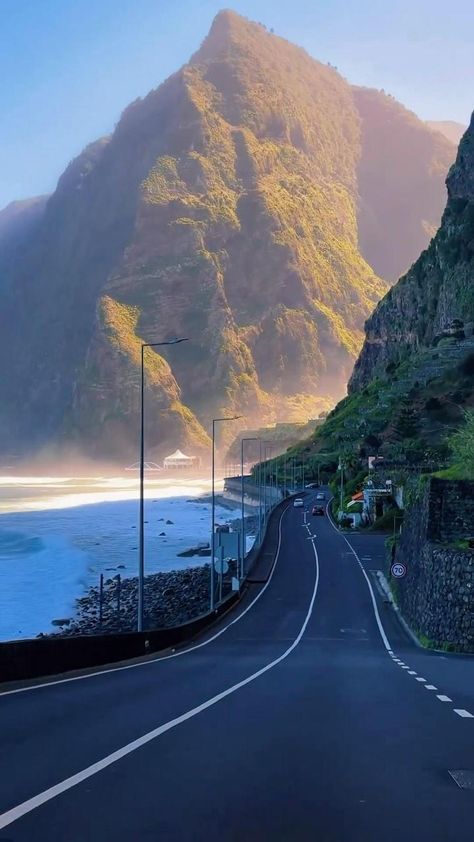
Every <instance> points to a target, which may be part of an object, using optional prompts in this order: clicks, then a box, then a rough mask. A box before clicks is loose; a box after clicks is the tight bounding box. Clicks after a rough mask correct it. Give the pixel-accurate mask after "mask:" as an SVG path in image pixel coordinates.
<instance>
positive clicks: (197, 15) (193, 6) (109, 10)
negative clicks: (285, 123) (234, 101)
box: [0, 0, 474, 208]
mask: <svg viewBox="0 0 474 842" xmlns="http://www.w3.org/2000/svg"><path fill="white" fill-rule="evenodd" d="M226 7H229V8H233V9H234V10H235V11H237V12H240V13H241V14H243V15H245V16H246V17H249V18H251V19H253V20H258V21H261V22H262V23H264V24H266V25H267V26H268V27H269V28H270V27H272V28H273V29H274V30H275V33H276V34H277V35H281V36H283V37H285V38H287V39H289V40H290V41H294V42H295V43H297V44H299V45H300V46H303V47H305V48H306V50H307V51H308V52H309V53H310V54H311V55H312V56H314V57H315V58H317V59H319V60H320V61H323V62H327V61H330V62H331V64H333V65H335V66H336V67H337V68H338V70H339V71H340V72H341V73H342V74H343V76H345V77H346V78H347V79H348V80H349V81H350V82H352V83H354V84H358V85H368V86H371V87H375V88H378V89H381V88H383V89H384V90H385V91H386V92H387V93H390V94H392V95H393V96H395V97H396V98H397V99H399V100H400V101H401V102H402V103H403V104H404V105H406V106H407V107H408V108H411V109H412V110H413V111H415V112H416V113H417V114H418V115H419V116H420V117H421V118H422V119H425V120H428V119H434V120H456V121H458V122H461V123H463V124H467V123H468V121H469V118H470V114H471V111H472V109H473V108H474V84H473V82H474V3H473V2H472V0H451V2H446V0H391V2H389V0H291V2H288V0H233V2H232V3H231V4H226V3H225V0H223V2H222V0H221V2H218V0H217V2H215V0H0V80H1V84H0V114H1V118H2V120H1V122H2V131H1V135H0V208H2V207H4V206H5V205H6V204H8V203H9V202H10V201H12V200H14V199H21V198H26V197H28V196H34V195H39V194H42V193H49V192H51V191H52V190H54V188H55V185H56V182H57V180H58V178H59V176H60V175H61V172H62V171H63V170H64V168H65V166H67V164H68V163H69V161H71V160H72V158H74V157H75V156H76V155H77V154H78V153H79V152H80V151H81V149H83V147H84V146H85V145H86V144H87V143H89V142H91V141H92V140H95V139H96V138H98V137H100V136H102V135H104V134H109V133H110V132H111V131H112V130H113V128H114V126H115V124H116V123H117V121H118V119H119V117H120V114H121V112H122V111H123V109H124V108H125V107H126V106H127V105H128V103H129V102H131V101H132V100H134V99H136V98H137V97H139V96H144V95H145V94H146V93H147V92H148V91H149V90H151V89H152V88H155V87H157V86H158V85H159V84H160V82H162V81H163V80H164V79H165V78H166V77H167V76H169V75H170V73H172V72H174V71H175V70H177V69H178V68H179V67H180V66H181V65H182V64H184V63H185V62H186V61H187V60H188V59H189V57H190V55H191V54H192V53H193V52H195V50H196V49H197V48H198V46H199V44H200V43H201V41H202V40H203V38H204V37H205V35H206V33H207V31H208V30H209V27H210V25H211V22H212V19H213V17H214V15H215V14H216V13H217V12H218V11H219V10H220V9H221V8H226Z"/></svg>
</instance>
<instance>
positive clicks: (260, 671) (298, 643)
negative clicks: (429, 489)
mask: <svg viewBox="0 0 474 842" xmlns="http://www.w3.org/2000/svg"><path fill="white" fill-rule="evenodd" d="M314 496H315V494H314V493H312V494H311V495H308V496H307V498H306V502H307V505H309V506H310V505H311V504H312V503H313V502H314ZM275 531H276V532H277V533H278V545H277V542H275V554H276V562H275V566H274V568H273V573H272V576H271V578H270V579H269V581H268V582H267V583H266V585H263V586H262V585H254V586H252V587H251V588H250V589H249V593H248V594H247V596H246V597H245V599H244V600H243V602H242V603H241V605H240V606H239V607H238V608H237V609H235V611H234V612H233V613H232V614H230V615H227V617H226V618H224V620H223V621H222V623H221V625H220V626H218V627H216V628H214V629H213V630H212V631H211V632H209V633H208V635H207V637H203V638H201V639H200V640H199V641H197V645H194V646H193V647H192V649H191V650H189V651H186V650H180V651H177V652H176V653H174V654H172V655H171V656H167V657H165V658H160V659H156V660H151V661H147V662H145V663H140V664H139V665H130V666H129V667H127V668H120V669H117V668H115V669H110V670H104V671H99V672H98V673H96V674H93V675H87V676H79V677H76V678H74V680H66V681H60V682H54V681H53V682H51V681H49V682H47V683H46V684H44V685H42V686H37V685H34V686H28V687H26V688H22V689H21V690H20V692H18V691H16V692H5V693H4V694H2V695H0V728H1V740H2V752H1V755H0V764H1V769H0V781H1V784H0V814H1V815H0V842H88V840H91V841H92V840H94V842H95V840H100V842H109V840H110V842H112V840H113V842H122V840H123V842H125V840H127V842H151V840H153V842H156V840H166V842H168V840H169V842H174V841H175V840H176V841H178V840H179V842H188V840H189V842H191V840H192V842H201V840H203V842H204V840H206V842H208V841H209V840H216V842H217V840H219V842H227V841H228V840H229V842H241V840H245V842H248V840H251V842H253V840H265V842H266V840H284V841H285V842H287V841H288V842H300V840H301V841H302V842H306V841H307V842H404V840H409V841H410V842H411V840H416V842H451V840H453V842H454V841H456V842H459V840H462V839H466V840H468V839H470V838H472V835H473V832H474V789H466V788H461V787H460V786H458V784H457V783H456V782H455V780H454V779H453V778H452V777H451V776H450V774H449V771H450V770H451V771H453V770H465V771H467V772H470V771H471V772H472V775H471V778H469V776H467V777H466V778H465V780H466V782H467V783H469V780H470V779H472V785H473V787H474V717H473V716H471V715H470V714H472V713H474V658H469V657H461V656H459V657H458V656H441V655H437V654H436V653H426V652H424V651H423V650H421V649H419V648H417V647H416V646H415V645H414V643H413V642H412V640H411V639H410V638H409V637H408V636H407V635H406V634H405V632H404V631H403V630H402V628H401V626H400V625H399V623H398V621H397V618H396V616H395V614H394V613H393V611H392V609H391V608H390V606H388V605H387V604H386V603H384V601H383V599H382V597H381V595H380V594H379V593H378V591H377V588H376V586H375V584H374V579H373V577H372V575H371V570H372V569H373V568H376V567H377V566H379V563H378V562H379V560H380V556H381V553H382V551H383V550H382V545H381V541H380V539H379V538H377V537H372V538H371V537H361V536H348V539H349V540H348V539H347V538H346V537H345V536H343V535H341V534H340V533H339V532H338V531H337V530H336V529H335V527H334V526H333V525H332V524H331V522H330V520H329V518H327V517H311V516H310V514H309V513H306V512H305V511H304V510H302V509H298V508H294V507H293V506H292V505H289V506H288V508H287V509H285V510H284V512H283V514H282V516H281V519H280V522H279V524H278V529H277V530H275Z"/></svg>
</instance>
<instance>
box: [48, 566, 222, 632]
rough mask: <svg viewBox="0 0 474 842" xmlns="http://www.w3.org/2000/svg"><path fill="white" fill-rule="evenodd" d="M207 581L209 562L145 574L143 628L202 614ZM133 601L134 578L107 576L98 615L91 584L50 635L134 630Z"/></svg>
mask: <svg viewBox="0 0 474 842" xmlns="http://www.w3.org/2000/svg"><path fill="white" fill-rule="evenodd" d="M209 582H210V565H209V564H205V565H203V566H202V567H187V568H186V569H185V570H171V571H168V572H166V573H154V574H152V575H150V576H147V577H146V578H145V585H144V604H145V618H144V626H145V628H168V627H170V626H175V625H180V624H181V623H185V622H187V621H188V620H191V619H193V618H195V617H198V616H199V615H200V614H204V613H205V612H206V611H207V610H208V608H209ZM137 603H138V578H137V577H134V578H132V579H122V580H121V579H119V578H118V576H115V577H114V578H113V579H107V580H106V581H105V582H104V589H103V598H102V616H101V610H100V590H99V588H98V587H92V588H90V590H89V592H88V593H87V594H86V595H85V596H82V597H80V598H79V599H78V600H77V601H76V606H77V614H76V616H75V617H74V618H73V619H72V620H63V621H61V620H57V621H55V622H56V624H57V625H58V626H59V628H60V631H58V632H55V633H54V636H56V637H57V636H58V635H60V636H62V637H63V636H68V637H69V636H72V635H84V634H101V633H103V634H106V633H108V632H117V631H122V632H125V631H136V628H137ZM43 636H44V635H41V637H43Z"/></svg>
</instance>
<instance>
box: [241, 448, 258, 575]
mask: <svg viewBox="0 0 474 842" xmlns="http://www.w3.org/2000/svg"><path fill="white" fill-rule="evenodd" d="M247 441H258V442H260V459H261V457H262V440H261V439H259V438H258V437H257V436H247V437H246V438H243V439H241V441H240V505H241V524H242V526H241V537H240V541H241V548H240V577H239V578H240V580H242V579H243V578H244V556H245V511H244V443H245V442H247ZM259 502H260V487H259Z"/></svg>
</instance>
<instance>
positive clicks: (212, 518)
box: [210, 415, 242, 611]
mask: <svg viewBox="0 0 474 842" xmlns="http://www.w3.org/2000/svg"><path fill="white" fill-rule="evenodd" d="M238 418H242V415H232V416H231V417H230V418H213V419H212V514H211V524H212V533H211V597H210V610H211V611H214V598H215V594H214V587H215V586H214V559H215V537H214V535H215V532H214V529H215V524H214V521H215V511H216V501H215V494H214V469H215V440H216V424H217V422H218V421H237V419H238Z"/></svg>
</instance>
